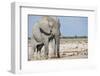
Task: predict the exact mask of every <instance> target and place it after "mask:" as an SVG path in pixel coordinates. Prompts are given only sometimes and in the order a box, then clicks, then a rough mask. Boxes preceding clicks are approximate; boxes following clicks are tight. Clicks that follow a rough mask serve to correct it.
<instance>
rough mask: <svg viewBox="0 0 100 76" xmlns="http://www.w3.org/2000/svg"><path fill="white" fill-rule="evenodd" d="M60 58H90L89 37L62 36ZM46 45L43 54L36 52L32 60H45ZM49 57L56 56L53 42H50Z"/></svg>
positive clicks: (29, 46)
mask: <svg viewBox="0 0 100 76" xmlns="http://www.w3.org/2000/svg"><path fill="white" fill-rule="evenodd" d="M28 48H29V50H28V51H29V52H30V51H32V50H31V45H30V41H29V44H28ZM60 56H61V57H60V59H76V58H88V39H87V38H61V39H60ZM44 59H45V57H44V47H43V48H42V52H41V54H39V53H38V54H37V53H34V56H33V57H32V60H44ZM49 59H57V58H55V57H54V52H53V50H52V46H51V43H50V44H49Z"/></svg>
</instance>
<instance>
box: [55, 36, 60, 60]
mask: <svg viewBox="0 0 100 76" xmlns="http://www.w3.org/2000/svg"><path fill="white" fill-rule="evenodd" d="M59 45H60V37H59V36H57V37H56V51H57V57H58V58H60V52H59V48H60V47H59Z"/></svg>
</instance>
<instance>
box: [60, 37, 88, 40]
mask: <svg viewBox="0 0 100 76" xmlns="http://www.w3.org/2000/svg"><path fill="white" fill-rule="evenodd" d="M60 38H63V39H67V38H68V39H69V38H71V39H73V38H88V37H87V36H61V37H60Z"/></svg>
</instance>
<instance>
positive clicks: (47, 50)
mask: <svg viewBox="0 0 100 76" xmlns="http://www.w3.org/2000/svg"><path fill="white" fill-rule="evenodd" d="M44 45H45V57H46V59H48V52H49V49H48V40H46V41H45V43H44Z"/></svg>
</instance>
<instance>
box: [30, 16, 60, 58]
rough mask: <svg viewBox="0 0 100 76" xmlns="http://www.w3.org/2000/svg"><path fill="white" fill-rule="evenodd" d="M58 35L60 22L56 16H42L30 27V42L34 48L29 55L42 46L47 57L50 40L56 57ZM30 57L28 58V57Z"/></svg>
mask: <svg viewBox="0 0 100 76" xmlns="http://www.w3.org/2000/svg"><path fill="white" fill-rule="evenodd" d="M59 36H60V22H59V19H58V18H57V17H53V16H43V17H42V18H41V19H40V20H39V21H38V22H37V23H35V25H34V26H33V29H32V37H31V44H32V49H33V50H34V51H33V53H31V55H30V56H32V55H33V54H34V52H35V51H37V52H41V49H42V47H43V46H44V47H45V58H46V59H47V58H48V52H49V49H48V45H49V42H50V41H51V42H52V43H53V44H52V45H53V46H54V48H53V49H54V55H55V56H57V57H58V58H59V57H60V54H59V42H60V41H59ZM29 59H30V58H29Z"/></svg>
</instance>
